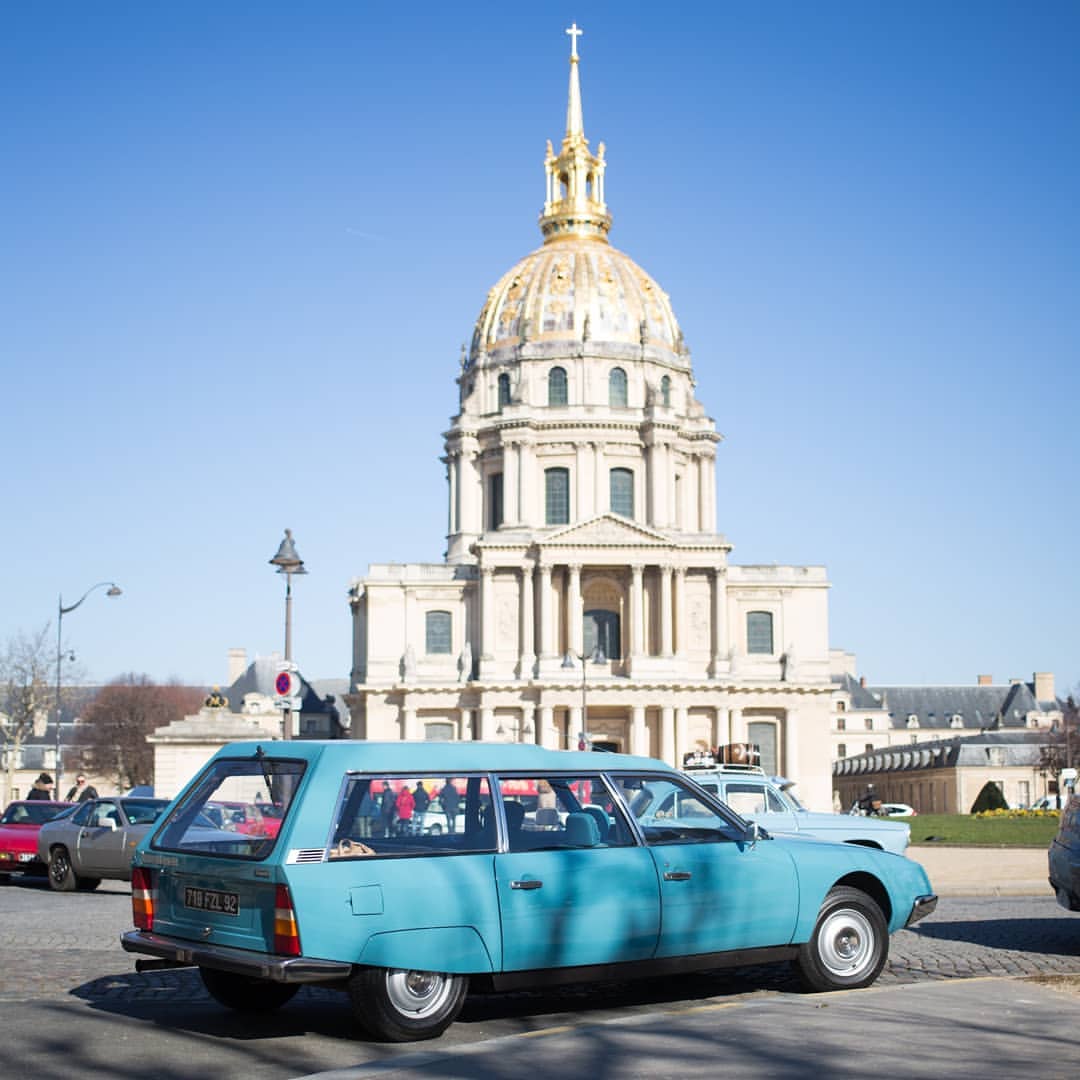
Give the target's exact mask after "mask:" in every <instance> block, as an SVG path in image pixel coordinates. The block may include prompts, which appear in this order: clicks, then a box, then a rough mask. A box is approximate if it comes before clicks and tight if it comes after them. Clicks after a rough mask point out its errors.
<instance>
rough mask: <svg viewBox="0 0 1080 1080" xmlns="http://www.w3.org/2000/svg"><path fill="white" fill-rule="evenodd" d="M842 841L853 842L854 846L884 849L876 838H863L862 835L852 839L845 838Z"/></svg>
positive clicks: (876, 849)
mask: <svg viewBox="0 0 1080 1080" xmlns="http://www.w3.org/2000/svg"><path fill="white" fill-rule="evenodd" d="M844 843H845V844H854V845H855V846H856V847H868V848H873V849H874V850H875V851H884V850H885V849H884V848H883V847H882V846H881V845H880V844H879V843H878V842H877V841H876V840H864V839H863V838H862V837H856V838H854V839H852V840H845V841H844Z"/></svg>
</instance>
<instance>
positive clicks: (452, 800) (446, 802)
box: [439, 777, 461, 833]
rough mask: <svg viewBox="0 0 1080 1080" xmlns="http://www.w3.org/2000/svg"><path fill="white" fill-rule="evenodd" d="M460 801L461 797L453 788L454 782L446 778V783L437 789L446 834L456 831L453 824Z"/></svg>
mask: <svg viewBox="0 0 1080 1080" xmlns="http://www.w3.org/2000/svg"><path fill="white" fill-rule="evenodd" d="M460 800H461V797H460V796H459V795H458V790H457V788H456V787H454V782H453V781H452V780H451V779H450V778H449V777H447V778H446V783H445V784H443V786H442V787H441V788H440V789H439V802H440V804H441V805H442V808H443V813H444V814H445V815H446V831H447V832H451V833H452V832H455V831H456V830H455V828H454V823H455V822H456V821H457V815H458V807H459V805H460Z"/></svg>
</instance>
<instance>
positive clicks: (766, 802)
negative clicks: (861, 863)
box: [685, 765, 911, 855]
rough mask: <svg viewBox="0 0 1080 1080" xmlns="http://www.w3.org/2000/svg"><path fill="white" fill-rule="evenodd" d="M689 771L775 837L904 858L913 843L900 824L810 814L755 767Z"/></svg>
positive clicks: (707, 789) (737, 811)
mask: <svg viewBox="0 0 1080 1080" xmlns="http://www.w3.org/2000/svg"><path fill="white" fill-rule="evenodd" d="M685 771H686V773H687V775H689V776H692V777H693V778H694V779H695V780H696V781H697V782H698V783H699V784H700V785H701V786H702V787H703V788H705V790H706V791H710V792H712V793H713V794H714V795H716V796H717V797H718V798H719V799H720V800H721V801H722V802H725V803H726V804H727V805H728V806H730V807H731V809H732V810H734V811H735V812H736V813H737V814H739V815H740V816H741V817H744V818H746V820H747V821H756V822H757V823H758V824H759V825H762V826H763V827H764V828H766V829H768V831H769V832H770V833H777V834H780V833H786V834H789V835H790V834H797V835H800V836H812V837H814V838H815V839H817V840H838V841H841V842H842V843H845V844H861V845H863V846H864V847H875V848H880V849H881V850H882V851H891V852H893V853H894V854H896V855H903V854H904V852H905V850H906V849H907V846H908V843H909V842H910V840H911V828H910V827H909V826H908V825H906V824H905V823H904V822H901V821H885V820H882V819H880V818H869V817H854V816H853V815H851V814H822V813H819V812H817V811H814V810H807V809H806V807H805V806H803V805H802V803H800V802H799V800H798V799H797V798H796V797H795V796H794V794H793V793H792V792H791V791H790V790H789V789H787V788H785V787H782V786H781V784H778V783H775V782H774V781H773V779H771V778H770V777H768V776H766V775H765V773H764V771H763V770H761V769H760V768H757V767H756V766H753V765H716V766H711V767H708V766H707V767H705V768H688V769H686V770H685Z"/></svg>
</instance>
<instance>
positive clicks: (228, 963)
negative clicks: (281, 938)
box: [120, 930, 352, 983]
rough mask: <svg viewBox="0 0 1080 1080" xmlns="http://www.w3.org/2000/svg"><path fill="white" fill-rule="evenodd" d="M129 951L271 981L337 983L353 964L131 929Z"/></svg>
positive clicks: (171, 962)
mask: <svg viewBox="0 0 1080 1080" xmlns="http://www.w3.org/2000/svg"><path fill="white" fill-rule="evenodd" d="M120 944H121V945H122V946H123V947H124V950H125V951H126V952H130V953H144V954H145V955H147V956H155V957H157V958H158V959H159V960H165V961H167V962H168V965H169V966H170V967H192V966H194V967H208V968H215V969H217V970H218V971H231V972H233V973H234V974H236V975H250V976H251V977H253V978H257V979H269V980H270V981H271V982H282V983H312V982H333V981H335V980H337V979H344V978H347V977H348V976H349V975H350V974H351V973H352V965H351V964H345V963H341V962H339V961H336V960H313V959H310V958H308V957H306V956H272V955H270V954H269V953H257V952H249V951H247V950H246V949H233V948H229V947H228V946H225V945H204V944H202V943H201V942H197V941H185V940H184V939H183V938H171V937H165V936H163V935H162V934H154V933H151V932H150V931H147V930H129V931H128V932H127V933H126V934H123V935H121V937H120Z"/></svg>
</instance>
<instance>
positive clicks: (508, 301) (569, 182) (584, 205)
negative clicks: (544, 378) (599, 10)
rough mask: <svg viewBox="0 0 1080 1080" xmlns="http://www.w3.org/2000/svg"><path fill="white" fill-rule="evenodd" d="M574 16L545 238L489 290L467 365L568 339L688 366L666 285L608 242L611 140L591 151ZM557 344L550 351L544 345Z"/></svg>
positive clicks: (548, 161)
mask: <svg viewBox="0 0 1080 1080" xmlns="http://www.w3.org/2000/svg"><path fill="white" fill-rule="evenodd" d="M581 32H582V31H581V30H579V29H578V27H577V25H576V24H575V25H574V26H573V27H572V28H571V29H569V30H567V33H568V34H570V36H571V43H572V44H571V53H570V91H569V98H568V104H567V109H566V135H565V136H564V138H563V141H562V147H561V149H560V151H559V153H558V154H557V155H556V154H555V152H554V151H553V150H552V147H551V143H550V142H549V143H548V145H547V154H546V156H545V158H544V169H545V172H546V175H547V195H546V198H545V200H544V209H543V212H542V213H541V215H540V230H541V232H542V233H543V234H544V246H543V247H541V248H539V249H538V250H536V251H534V252H532V254H530V255H526V256H525V258H524V259H522V260H521V261H520V262H519V263H517V265H516V266H514V267H512V268H511V269H510V270H509V271H507V273H505V274H504V275H503V276H502V278H501V279H500V280H499V282H498V284H497V285H496V286H495V287H494V288H493V289H492V290H491V291H490V292H489V293H488V298H487V302H486V303H485V304H484V308H483V310H482V311H481V312H480V318H479V319H477V321H476V329H475V331H474V333H473V340H472V348H471V349H470V350H469V358H468V364H469V365H472V364H475V363H476V362H477V361H481V362H482V363H483V362H484V361H491V360H494V362H496V363H501V362H505V360H506V359H507V353H506V351H505V350H507V349H510V350H514V349H517V348H518V347H519V346H521V345H524V344H525V343H526V342H528V343H530V345H534V346H537V347H541V348H542V347H543V346H545V345H549V344H550V346H551V348H552V349H557V348H558V346H560V345H562V344H564V343H573V344H574V345H575V346H576V347H580V346H581V345H582V344H583V343H585V342H591V345H590V350H593V349H597V348H600V347H603V346H610V347H612V349H613V350H614V351H615V352H616V353H625V351H626V347H627V346H630V347H636V348H637V349H644V348H646V347H647V348H648V349H649V351H650V353H651V354H652V355H653V356H654V357H655V358H657V359H659V358H660V357H658V356H657V354H658V353H661V354H667V355H666V356H664V357H663V358H664V360H665V361H666V362H668V363H672V364H675V365H678V366H681V367H686V368H689V366H690V360H689V355H688V353H687V350H686V348H685V346H684V344H683V340H682V333H681V331H680V330H679V324H678V322H677V321H676V319H675V314H674V312H673V311H672V310H671V302H670V300H669V299H668V296H667V294H666V293H665V292H664V291H663V289H661V288H660V286H659V285H657V283H656V282H655V281H654V280H653V279H652V278H651V277H650V276H649V275H648V274H647V273H645V271H644V270H642V269H641V267H640V266H638V265H637V263H635V262H634V260H633V259H631V258H630V257H629V256H628V255H624V254H623V253H622V252H621V251H618V250H616V249H615V248H613V247H611V245H610V244H609V243H608V240H607V234H608V230H609V229H610V227H611V215H610V214H609V213H608V209H607V204H606V203H605V201H604V174H605V171H606V168H607V163H606V161H605V160H604V144H603V143H600V145H599V147H598V152H597V153H596V154H593V153H591V152H590V150H589V142H588V139H586V138H585V125H584V121H583V119H582V108H581V84H580V81H579V76H578V60H579V58H578V54H577V38H578V37H579V36H580V34H581ZM544 351H549V350H544Z"/></svg>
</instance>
